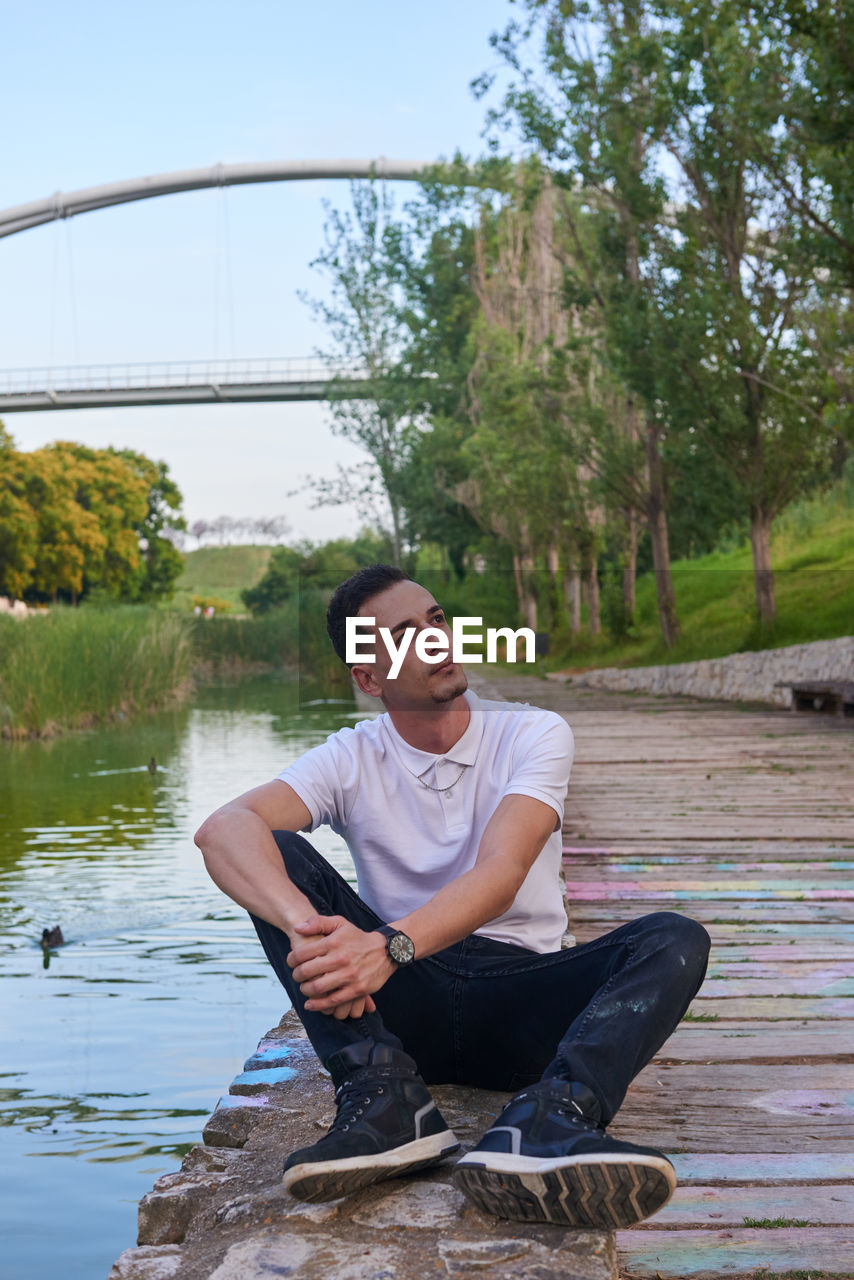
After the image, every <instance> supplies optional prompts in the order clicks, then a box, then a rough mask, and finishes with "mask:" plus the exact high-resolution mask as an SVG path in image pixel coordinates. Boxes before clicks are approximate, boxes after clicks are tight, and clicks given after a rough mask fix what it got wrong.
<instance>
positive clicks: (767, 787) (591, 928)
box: [479, 673, 854, 1280]
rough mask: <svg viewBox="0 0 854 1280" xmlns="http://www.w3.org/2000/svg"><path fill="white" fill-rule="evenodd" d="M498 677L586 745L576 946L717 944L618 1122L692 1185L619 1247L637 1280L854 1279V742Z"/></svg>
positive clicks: (578, 811)
mask: <svg viewBox="0 0 854 1280" xmlns="http://www.w3.org/2000/svg"><path fill="white" fill-rule="evenodd" d="M489 681H490V683H487V684H485V685H484V687H483V690H482V691H483V692H484V693H487V694H488V693H489V690H490V686H491V689H492V690H493V691H494V694H495V696H501V697H506V698H511V699H519V700H523V701H530V702H532V703H536V704H538V705H540V706H549V707H552V708H553V709H554V710H556V711H558V712H560V713H561V714H562V715H564V716H565V717H566V718H567V720H568V721H569V722H570V724H571V725H572V727H573V729H574V731H575V735H576V763H575V767H574V769H573V775H572V783H571V785H570V792H569V799H568V803H567V811H566V821H565V826H564V834H565V855H566V857H565V872H566V878H567V886H568V895H567V896H568V903H569V915H570V927H571V928H572V930H573V932H574V933H575V935H576V937H577V939H578V941H579V942H584V941H587V940H588V939H590V938H594V937H597V936H598V935H599V934H601V933H603V932H605V931H606V930H607V929H609V928H612V927H614V926H615V925H617V924H619V923H621V922H623V921H625V920H628V919H631V918H632V917H634V916H636V915H642V914H644V913H646V912H649V911H659V910H676V911H681V912H683V913H684V914H686V915H690V916H693V917H694V918H695V919H698V920H700V921H702V922H703V924H705V925H706V927H707V928H708V929H709V931H710V933H711V935H712V942H713V950H712V955H711V960H710V965H709V971H708V976H707V979H706V982H705V984H704V986H703V988H702V989H701V991H700V993H699V995H698V997H697V999H696V1000H695V1002H694V1004H693V1006H692V1009H691V1010H690V1011H689V1014H688V1018H687V1019H686V1021H685V1022H684V1023H683V1024H682V1026H681V1027H680V1028H679V1030H678V1031H677V1032H676V1034H675V1035H674V1036H673V1037H671V1039H670V1040H669V1041H668V1042H667V1044H666V1045H665V1046H664V1048H663V1049H662V1052H661V1053H660V1055H659V1056H658V1057H657V1058H656V1059H655V1060H654V1061H653V1063H652V1064H651V1065H650V1066H649V1067H648V1068H647V1069H646V1070H645V1071H644V1072H642V1073H641V1075H640V1076H639V1077H638V1079H637V1080H636V1081H635V1083H634V1084H633V1086H632V1088H631V1090H630V1092H629V1095H628V1098H627V1099H626V1102H625V1104H624V1106H623V1108H622V1110H621V1112H620V1114H619V1116H618V1118H617V1120H616V1121H615V1123H614V1125H613V1126H612V1132H613V1133H614V1134H615V1135H616V1136H623V1137H626V1138H630V1137H631V1138H635V1139H637V1140H639V1141H642V1142H651V1143H653V1144H654V1145H656V1146H660V1147H662V1148H663V1149H664V1150H665V1151H667V1152H668V1153H670V1154H672V1155H673V1158H674V1163H675V1164H676V1166H677V1171H678V1173H679V1176H680V1187H679V1189H678V1190H677V1192H676V1195H675V1196H674V1199H673V1200H672V1202H671V1203H670V1205H668V1206H667V1207H666V1208H665V1209H664V1210H663V1211H662V1212H661V1213H660V1214H658V1215H657V1216H656V1217H655V1218H654V1219H652V1220H651V1221H650V1222H649V1223H648V1224H647V1225H645V1226H644V1227H642V1228H639V1229H636V1230H633V1231H625V1232H619V1233H618V1235H617V1247H618V1254H619V1257H620V1262H621V1265H622V1268H623V1272H622V1274H623V1275H624V1276H626V1277H629V1276H631V1277H634V1276H643V1277H654V1276H656V1275H660V1276H661V1277H693V1278H695V1280H698V1278H700V1277H708V1278H711V1277H721V1276H732V1275H740V1276H759V1275H763V1276H773V1275H778V1274H780V1273H786V1272H795V1273H796V1274H797V1275H799V1276H803V1277H806V1276H807V1275H809V1276H810V1277H813V1276H818V1275H828V1276H854V874H852V872H854V817H852V798H853V797H854V726H851V725H850V724H845V723H844V722H839V721H836V722H833V721H830V720H824V719H822V718H820V717H818V716H816V717H811V716H794V715H792V714H791V713H790V712H784V711H779V712H778V711H746V710H741V709H734V708H733V707H732V706H731V705H730V706H726V705H724V704H713V703H704V704H703V703H693V702H688V701H687V700H676V699H661V698H652V697H647V696H643V695H617V694H606V693H600V692H598V691H592V690H591V691H587V690H584V691H582V690H573V689H572V687H571V686H567V685H566V684H563V683H562V682H557V681H553V680H549V681H540V680H535V679H533V678H529V677H518V676H512V675H507V674H503V673H502V674H501V675H497V676H491V677H490V678H489ZM479 683H480V682H479ZM756 1223H760V1224H767V1225H759V1226H757V1225H756ZM751 1224H753V1225H751ZM770 1224H775V1225H770Z"/></svg>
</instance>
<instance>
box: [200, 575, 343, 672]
mask: <svg viewBox="0 0 854 1280" xmlns="http://www.w3.org/2000/svg"><path fill="white" fill-rule="evenodd" d="M329 594H330V593H329V592H328V591H325V590H305V591H302V592H300V593H299V596H294V597H293V598H292V599H291V600H289V601H287V603H286V604H284V605H283V606H282V607H281V608H279V609H276V610H274V611H271V612H270V613H261V614H258V615H256V616H254V617H242V618H235V617H229V616H228V615H227V614H226V615H220V614H217V615H215V616H214V617H213V618H194V619H193V622H192V626H193V648H194V653H195V659H196V663H197V671H199V672H200V674H202V675H212V676H229V675H239V674H240V673H241V671H246V670H247V669H248V670H252V669H256V670H257V669H259V668H262V667H266V668H271V667H273V668H284V669H286V670H289V671H291V672H293V673H294V674H295V675H297V674H299V675H301V676H305V677H306V678H308V679H310V680H313V681H321V682H322V683H323V684H325V685H326V686H327V687H329V688H332V687H335V688H338V687H345V686H349V682H350V677H349V675H348V672H347V670H346V668H345V667H344V665H343V663H341V662H340V661H339V660H338V658H337V657H336V656H335V653H334V651H333V649H332V645H331V644H330V642H329V637H328V635H327V633H326V605H327V602H328V596H329Z"/></svg>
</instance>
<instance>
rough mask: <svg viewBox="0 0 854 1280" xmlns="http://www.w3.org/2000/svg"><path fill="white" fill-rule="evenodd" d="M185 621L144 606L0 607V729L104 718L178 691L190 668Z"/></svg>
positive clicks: (11, 731) (29, 731) (40, 729)
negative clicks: (21, 610)
mask: <svg viewBox="0 0 854 1280" xmlns="http://www.w3.org/2000/svg"><path fill="white" fill-rule="evenodd" d="M191 661H192V648H191V639H190V624H189V621H187V620H185V619H182V618H180V617H178V616H177V615H175V614H167V613H162V612H159V611H156V610H152V609H148V608H144V607H141V606H124V607H116V606H113V607H111V608H109V609H90V608H89V607H88V606H83V607H82V608H80V609H65V608H54V609H51V610H50V611H49V613H48V614H47V615H46V616H35V617H31V618H27V619H26V620H23V621H18V620H14V619H11V618H7V617H3V616H2V615H0V733H2V735H3V736H4V737H27V736H30V735H39V734H48V735H49V734H51V733H53V732H58V731H62V730H65V729H75V728H81V727H85V726H88V725H92V724H104V723H107V722H109V721H111V720H114V719H121V718H123V717H126V716H130V715H133V714H137V713H140V712H145V711H149V710H152V709H153V708H155V707H160V706H163V705H165V704H166V703H167V702H169V701H170V700H172V699H174V698H176V697H179V696H180V694H181V692H182V690H183V689H184V688H185V687H186V685H187V681H188V678H189V674H190V666H191Z"/></svg>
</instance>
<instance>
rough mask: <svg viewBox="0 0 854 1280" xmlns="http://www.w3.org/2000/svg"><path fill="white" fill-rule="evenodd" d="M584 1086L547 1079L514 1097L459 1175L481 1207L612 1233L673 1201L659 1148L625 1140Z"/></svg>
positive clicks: (670, 1174) (669, 1171) (669, 1170)
mask: <svg viewBox="0 0 854 1280" xmlns="http://www.w3.org/2000/svg"><path fill="white" fill-rule="evenodd" d="M600 1115H601V1112H600V1109H599V1102H598V1100H597V1098H596V1097H595V1096H594V1094H593V1093H592V1092H591V1091H590V1089H588V1088H587V1087H586V1086H585V1085H582V1084H578V1083H572V1084H570V1083H569V1082H567V1081H565V1080H557V1079H552V1080H541V1081H540V1083H539V1084H535V1085H532V1086H531V1087H530V1088H528V1089H525V1091H524V1092H523V1093H518V1094H517V1095H516V1097H515V1098H511V1100H510V1102H508V1104H507V1106H506V1107H505V1108H504V1110H503V1111H502V1113H501V1115H500V1116H499V1117H498V1120H497V1121H496V1123H495V1124H494V1125H493V1126H492V1127H491V1128H490V1129H488V1130H487V1131H486V1133H485V1134H484V1135H483V1137H482V1138H481V1140H480V1142H479V1143H478V1144H477V1146H476V1147H475V1148H474V1149H473V1150H472V1151H470V1152H469V1153H468V1154H467V1155H464V1156H463V1158H462V1159H461V1160H460V1161H459V1162H458V1163H457V1167H456V1169H455V1170H454V1180H455V1181H456V1183H457V1185H458V1186H459V1187H460V1188H461V1190H462V1191H464V1192H465V1194H466V1195H467V1196H468V1197H469V1199H470V1200H473V1201H474V1203H475V1204H476V1205H477V1206H478V1208H479V1209H483V1210H484V1211H485V1212H486V1213H493V1214H496V1215H497V1216H498V1217H499V1218H515V1219H517V1220H518V1221H520V1222H557V1223H560V1225H561V1226H567V1227H576V1228H588V1229H590V1228H599V1229H600V1230H605V1231H612V1230H614V1229H615V1228H617V1227H629V1226H631V1225H632V1224H633V1223H635V1222H640V1221H641V1219H643V1218H648V1217H649V1216H650V1214H653V1213H656V1212H657V1211H658V1210H659V1209H660V1208H661V1207H662V1205H664V1204H666V1203H667V1201H668V1200H669V1199H670V1197H671V1195H672V1194H673V1190H674V1188H675V1186H676V1174H675V1172H674V1169H673V1165H672V1164H671V1163H670V1161H669V1160H668V1159H667V1158H666V1157H665V1156H663V1155H662V1154H661V1152H660V1151H656V1150H655V1149H654V1148H653V1147H638V1146H635V1145H634V1143H631V1142H618V1141H617V1139H616V1138H611V1137H609V1136H608V1134H607V1133H606V1132H605V1130H604V1128H603V1127H602V1125H601V1123H600Z"/></svg>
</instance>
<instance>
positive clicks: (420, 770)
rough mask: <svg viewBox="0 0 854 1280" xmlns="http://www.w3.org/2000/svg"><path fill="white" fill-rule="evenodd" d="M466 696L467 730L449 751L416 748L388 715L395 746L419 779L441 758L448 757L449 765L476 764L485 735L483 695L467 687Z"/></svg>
mask: <svg viewBox="0 0 854 1280" xmlns="http://www.w3.org/2000/svg"><path fill="white" fill-rule="evenodd" d="M463 697H464V698H465V700H466V702H467V703H468V708H469V722H468V725H467V727H466V731H465V733H464V734H463V736H462V737H461V738H460V739H459V741H458V742H455V743H454V745H453V746H452V747H451V748H450V749H449V750H448V751H446V752H444V754H441V755H436V754H434V753H433V752H432V751H420V750H419V749H418V747H413V746H412V745H411V744H410V743H408V742H407V741H406V740H405V739H404V738H402V737H401V736H400V734H399V733H398V732H397V730H396V729H395V727H394V725H393V724H392V720H391V716H388V718H387V720H386V727H387V728H388V732H389V733H390V735H391V738H392V741H393V742H394V745H395V749H396V750H397V752H398V754H399V755H400V756H401V757H402V759H403V763H404V765H405V767H406V768H407V769H409V771H410V773H414V774H415V776H416V778H420V777H421V776H422V774H425V773H427V772H428V771H429V770H430V769H431V768H432V767H433V765H436V764H439V763H440V762H441V761H442V760H447V761H448V762H449V763H450V764H458V765H473V764H474V762H475V760H476V759H477V753H478V749H479V748H480V743H481V739H482V737H483V711H482V710H481V706H480V698H478V696H477V694H476V693H473V692H472V690H471V689H466V691H465V693H464V694H463Z"/></svg>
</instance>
